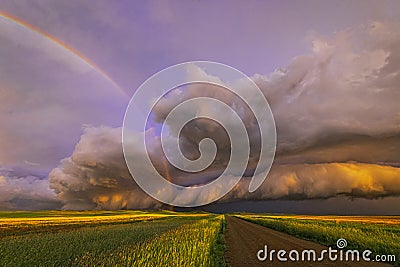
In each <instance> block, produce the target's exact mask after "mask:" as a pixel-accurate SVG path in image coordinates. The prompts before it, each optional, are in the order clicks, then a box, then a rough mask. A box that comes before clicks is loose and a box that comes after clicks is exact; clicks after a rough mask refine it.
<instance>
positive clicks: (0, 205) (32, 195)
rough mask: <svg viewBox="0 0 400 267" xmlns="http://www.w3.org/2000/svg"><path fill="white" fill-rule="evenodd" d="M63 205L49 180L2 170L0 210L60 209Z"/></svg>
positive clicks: (0, 173) (0, 172)
mask: <svg viewBox="0 0 400 267" xmlns="http://www.w3.org/2000/svg"><path fill="white" fill-rule="evenodd" d="M60 207H61V203H60V201H59V200H58V198H57V195H56V194H55V193H54V191H52V190H51V189H50V188H49V183H48V181H47V179H45V178H40V177H37V176H33V175H21V172H20V171H14V170H11V169H4V168H3V169H0V209H1V210H10V209H14V210H15V209H19V210H30V209H58V208H60Z"/></svg>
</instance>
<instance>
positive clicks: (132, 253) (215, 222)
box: [73, 215, 227, 266]
mask: <svg viewBox="0 0 400 267" xmlns="http://www.w3.org/2000/svg"><path fill="white" fill-rule="evenodd" d="M224 229H225V226H224V217H223V216H222V215H220V216H210V217H209V218H204V219H200V220H198V221H196V222H193V223H190V224H184V225H182V226H180V227H177V228H174V229H171V230H168V231H166V232H164V233H162V234H161V235H159V236H157V237H155V238H151V239H145V240H143V242H139V243H137V244H134V245H130V246H124V247H121V248H120V249H117V250H115V251H112V252H111V253H109V252H106V253H102V254H85V255H84V256H83V257H82V258H80V259H77V260H76V261H75V262H74V263H73V265H78V266H99V265H100V266H227V265H226V263H225V260H224V258H223V254H224V252H225V246H224V243H223V242H224V241H222V240H223V239H224V236H223V231H224Z"/></svg>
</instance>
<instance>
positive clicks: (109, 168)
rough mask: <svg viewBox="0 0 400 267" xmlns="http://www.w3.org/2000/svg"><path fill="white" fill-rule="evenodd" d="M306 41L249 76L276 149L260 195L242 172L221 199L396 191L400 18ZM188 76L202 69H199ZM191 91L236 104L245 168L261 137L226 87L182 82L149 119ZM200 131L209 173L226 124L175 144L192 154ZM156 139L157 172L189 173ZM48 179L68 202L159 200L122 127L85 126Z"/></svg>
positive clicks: (224, 142) (220, 158)
mask: <svg viewBox="0 0 400 267" xmlns="http://www.w3.org/2000/svg"><path fill="white" fill-rule="evenodd" d="M312 44H313V47H312V52H311V53H310V54H308V55H302V56H299V57H296V58H294V59H293V61H292V62H291V63H290V64H289V66H288V67H287V68H280V69H277V70H276V71H275V72H273V73H271V74H270V75H268V76H263V75H255V76H253V77H252V79H253V80H254V81H255V82H256V83H257V84H258V85H259V87H260V88H261V89H262V91H263V93H264V94H265V96H266V97H267V99H268V101H269V103H270V105H271V108H272V111H273V114H274V117H275V121H276V126H277V135H278V145H277V155H276V159H275V163H274V166H273V168H272V170H271V172H270V174H269V176H268V178H267V180H266V181H265V182H264V184H263V185H262V186H261V187H260V188H259V189H258V190H257V191H256V192H254V193H252V194H250V193H248V192H247V188H248V181H249V179H247V178H245V179H243V180H242V181H241V182H240V183H239V184H238V185H237V186H236V188H235V189H234V190H233V191H232V192H231V193H230V194H228V195H227V196H226V197H224V198H223V200H222V201H232V200H237V199H249V200H264V199H280V198H287V199H309V198H329V197H335V196H339V195H345V196H348V197H361V198H376V197H385V196H396V195H399V194H400V168H398V167H399V165H400V164H399V158H400V149H399V144H400V108H399V105H398V102H399V100H400V90H399V88H398V85H399V84H400V72H399V71H398V70H399V69H400V27H399V25H398V24H395V23H388V22H374V23H371V24H369V25H366V26H363V27H359V28H353V29H349V30H345V31H340V32H337V33H336V34H335V35H334V36H332V37H329V38H327V37H318V36H314V38H313V40H312ZM192 74H193V75H207V74H206V73H205V72H204V71H202V70H197V72H196V71H195V72H194V73H192ZM197 96H207V97H213V98H217V99H219V100H221V101H223V102H225V103H226V104H228V105H230V106H231V107H233V108H234V109H235V110H237V111H238V114H239V116H240V117H241V118H242V120H243V121H244V122H245V123H246V128H247V130H248V131H249V133H250V144H251V146H252V148H253V150H252V153H251V156H252V158H251V159H250V160H249V170H248V174H251V169H252V168H254V165H252V163H253V162H256V161H257V149H256V148H257V146H258V145H259V142H260V139H259V136H258V132H257V130H256V129H257V125H256V124H254V123H253V122H254V120H253V117H252V114H251V112H249V110H248V109H246V107H243V106H241V103H240V101H239V100H237V99H235V98H234V97H232V95H230V94H228V93H226V92H225V93H224V90H217V89H216V88H215V87H213V86H207V85H204V84H202V85H195V86H188V87H187V88H185V89H184V90H183V89H182V88H181V89H179V88H178V89H176V90H175V91H173V92H172V93H171V95H169V96H167V97H165V98H164V99H162V100H161V101H160V102H159V103H158V105H157V106H156V108H155V110H154V114H153V117H154V119H155V121H156V122H158V123H163V122H164V120H165V118H166V115H167V114H168V113H169V111H170V110H171V108H173V107H174V106H176V105H177V104H179V103H181V102H183V101H184V100H186V99H190V98H193V97H197ZM193 108H194V109H195V112H196V110H197V111H199V110H198V109H201V107H198V106H195V107H193ZM216 112H218V111H216ZM205 136H211V138H213V139H214V140H215V142H216V143H217V145H218V149H219V150H218V154H217V160H216V161H215V162H214V163H213V165H212V166H211V167H210V168H209V169H208V170H207V172H206V173H204V175H205V176H208V177H209V178H210V179H212V178H213V177H217V176H218V173H220V172H221V171H223V169H224V167H225V166H226V161H227V160H228V159H229V153H230V149H229V147H230V146H229V139H228V138H227V137H226V135H225V133H224V131H223V129H222V128H221V129H220V128H218V126H216V125H215V123H214V122H211V121H207V120H198V121H195V122H193V124H192V125H191V127H185V128H184V130H183V131H182V133H181V135H180V138H181V139H182V146H181V148H182V150H183V152H184V154H185V155H189V156H194V157H195V156H196V153H198V150H197V146H198V141H199V140H201V139H202V138H204V137H205ZM153 137H154V144H153V145H154V147H153V150H152V159H153V162H154V163H155V164H156V165H158V169H159V171H160V172H163V170H164V171H165V172H169V173H170V175H171V176H172V177H173V179H175V180H176V181H178V182H182V181H184V177H185V175H186V174H184V173H181V172H179V171H178V170H176V169H174V168H172V167H171V166H170V165H166V166H167V167H166V168H165V166H163V162H164V156H163V154H162V151H161V150H160V149H161V148H160V147H159V145H158V142H159V140H158V139H157V138H156V136H153ZM49 181H50V186H51V188H52V189H53V190H54V191H55V192H56V193H57V195H58V197H59V199H60V200H61V201H63V203H64V205H65V206H64V208H67V209H69V208H71V209H89V208H105V209H118V208H157V207H160V205H161V204H160V203H159V202H157V201H155V200H153V199H152V198H150V197H149V196H147V195H146V194H145V193H144V192H143V191H142V190H141V189H140V188H139V187H138V186H137V185H136V184H135V182H134V181H133V179H132V178H131V176H130V174H129V172H128V170H127V167H126V165H125V162H124V159H123V153H122V145H121V129H112V128H106V127H101V128H89V129H87V130H86V131H85V133H84V135H83V136H82V137H81V140H80V142H79V143H78V144H77V146H76V148H75V151H74V152H73V154H72V156H71V157H69V158H67V159H65V160H63V161H62V163H61V165H60V166H58V167H57V168H55V169H54V170H53V171H52V172H51V173H50V176H49ZM189 185H190V184H189Z"/></svg>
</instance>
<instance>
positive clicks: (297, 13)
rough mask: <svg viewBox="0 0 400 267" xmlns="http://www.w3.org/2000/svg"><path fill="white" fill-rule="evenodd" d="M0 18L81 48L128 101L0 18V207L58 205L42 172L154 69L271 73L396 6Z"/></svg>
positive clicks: (6, 10)
mask: <svg viewBox="0 0 400 267" xmlns="http://www.w3.org/2000/svg"><path fill="white" fill-rule="evenodd" d="M0 11H1V12H2V13H3V14H8V15H10V16H12V17H15V18H18V19H20V20H21V21H24V22H25V23H27V24H30V25H32V26H33V27H34V28H37V29H40V30H41V31H42V32H44V33H46V34H49V35H51V36H53V37H55V38H56V39H58V40H60V41H61V42H62V43H64V44H67V45H68V46H69V47H71V48H73V49H74V50H75V51H78V52H79V53H80V54H82V55H84V56H85V57H86V58H88V59H89V60H90V61H91V62H93V63H94V64H95V65H97V66H98V68H99V69H101V70H102V71H103V72H104V73H106V74H107V75H108V76H109V77H111V78H112V80H113V81H114V82H115V83H116V84H118V86H119V87H120V88H122V90H123V91H125V94H126V95H124V94H123V93H121V91H120V90H119V89H118V88H116V86H115V85H113V84H112V83H110V82H109V81H108V80H107V79H106V78H105V77H104V75H103V74H102V73H100V72H99V71H96V70H95V69H93V68H91V67H90V66H88V65H87V64H85V63H84V62H83V61H82V60H81V59H79V58H78V57H77V56H74V55H72V54H71V53H69V52H68V51H66V50H65V48H63V47H61V46H59V45H56V44H55V43H54V42H52V41H50V40H48V39H46V38H45V37H41V36H40V35H39V34H37V33H35V32H33V31H32V30H29V29H27V28H24V27H21V25H18V24H16V23H13V22H12V21H10V20H8V19H5V18H4V17H6V16H3V17H1V15H0V125H1V128H0V177H3V178H4V179H5V181H6V182H4V183H3V185H2V186H3V189H2V188H1V185H0V192H2V190H4V191H8V192H9V193H8V195H7V196H6V197H4V198H1V197H0V203H3V204H0V209H1V208H19V209H21V208H22V209H23V208H24V207H25V206H24V205H27V204H26V202H24V201H25V200H31V199H33V200H35V201H37V202H38V203H39V204H38V206H37V207H39V208H42V207H58V206H57V205H59V204H57V199H55V198H54V193H53V191H51V190H50V189H48V188H47V187H48V186H47V184H48V182H47V176H48V173H49V172H50V171H51V170H52V169H53V168H55V167H57V166H58V165H59V162H60V160H62V159H63V158H66V157H69V156H71V154H72V153H73V151H74V148H75V145H76V144H77V143H78V141H79V139H80V137H81V135H82V133H83V129H84V128H85V127H88V126H91V127H99V126H102V125H104V126H108V127H119V126H121V124H122V120H123V114H124V112H125V108H126V105H127V103H128V101H129V97H130V96H131V95H132V94H133V92H134V91H135V90H136V88H137V87H138V86H139V85H140V84H141V83H142V82H143V81H144V80H146V79H147V78H148V77H149V76H151V75H153V74H154V73H156V72H158V71H160V70H162V69H164V68H165V67H168V66H171V65H174V64H177V63H181V62H185V61H193V60H210V61H216V62H221V63H224V64H228V65H231V66H233V67H235V68H237V69H239V70H241V71H243V72H244V73H246V74H247V75H249V76H253V75H255V74H261V75H268V74H269V73H271V72H273V71H274V70H275V69H277V68H279V67H286V66H287V65H289V64H290V63H291V61H292V59H293V58H295V57H297V56H299V55H304V54H310V53H312V49H313V45H312V40H314V37H315V36H319V37H321V38H324V37H329V36H332V35H334V34H335V33H336V32H337V31H341V30H346V29H348V28H352V27H358V26H360V25H363V24H367V23H370V22H373V21H392V20H398V18H400V3H399V2H398V1H311V0H310V1H148V2H144V1H78V0H74V1H67V0H65V1H64V0H63V1H11V0H10V1H8V0H0ZM397 22H398V21H397ZM399 114H400V113H399ZM278 135H279V132H278ZM0 181H1V179H0ZM14 181H18V182H16V183H14ZM6 183H7V184H6ZM8 184H13V185H8ZM30 186H31V189H32V191H36V192H37V193H36V194H33V193H30V192H29V191H30V190H29V188H30ZM21 188H22V189H21ZM20 199H22V200H23V201H22V202H21V200H20ZM46 202H48V203H51V205H53V204H54V203H55V204H54V206H51V205H50V204H49V205H48V206H46V204H43V203H46ZM21 203H22V204H21ZM26 208H35V206H32V207H31V206H29V205H28V206H26Z"/></svg>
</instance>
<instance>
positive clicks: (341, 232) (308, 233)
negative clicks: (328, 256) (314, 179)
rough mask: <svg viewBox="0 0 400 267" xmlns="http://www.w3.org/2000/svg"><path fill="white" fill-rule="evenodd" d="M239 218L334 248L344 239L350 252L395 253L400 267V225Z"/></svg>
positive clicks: (246, 216) (288, 217) (254, 217)
mask: <svg viewBox="0 0 400 267" xmlns="http://www.w3.org/2000/svg"><path fill="white" fill-rule="evenodd" d="M237 217H239V218H242V219H245V220H248V221H250V222H253V223H257V224H260V225H263V226H266V227H268V228H271V229H275V230H278V231H281V232H285V233H288V234H290V235H293V236H297V237H300V238H303V239H307V240H311V241H315V242H317V243H320V244H324V245H327V246H331V247H336V241H337V240H338V239H339V238H344V239H346V240H347V244H348V246H347V247H346V249H358V250H359V251H363V250H366V249H369V250H371V251H372V252H373V253H374V255H378V254H379V255H389V254H393V255H395V256H396V262H395V265H396V266H400V262H399V260H400V225H399V224H383V223H368V222H367V221H363V222H347V221H334V220H317V219H304V218H303V219H298V218H290V216H284V217H281V218H280V217H279V216H255V215H239V216H237Z"/></svg>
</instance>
